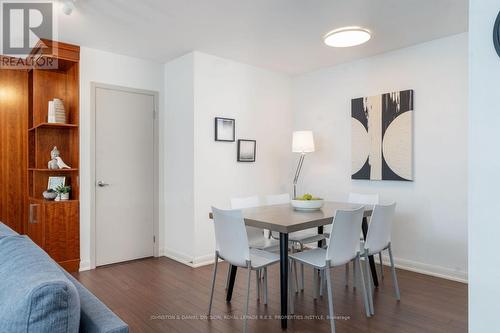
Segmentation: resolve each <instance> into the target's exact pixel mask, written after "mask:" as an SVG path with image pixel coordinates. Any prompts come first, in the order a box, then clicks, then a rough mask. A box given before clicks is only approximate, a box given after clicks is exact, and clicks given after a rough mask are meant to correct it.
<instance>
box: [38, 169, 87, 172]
mask: <svg viewBox="0 0 500 333" xmlns="http://www.w3.org/2000/svg"><path fill="white" fill-rule="evenodd" d="M28 170H29V171H36V172H75V171H78V169H74V168H72V169H37V168H28Z"/></svg>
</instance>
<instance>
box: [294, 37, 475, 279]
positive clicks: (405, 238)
mask: <svg viewBox="0 0 500 333" xmlns="http://www.w3.org/2000/svg"><path fill="white" fill-rule="evenodd" d="M467 44H468V43H467V35H466V34H461V35H456V36H452V37H449V38H444V39H439V40H435V41H431V42H428V43H425V44H421V45H417V46H414V47H410V48H406V49H402V50H398V51H394V52H390V53H386V54H382V55H379V56H376V57H372V58H367V59H363V60H359V61H355V62H351V63H347V64H344V65H340V66H336V67H333V68H328V69H324V70H319V71H316V72H313V73H310V74H306V75H302V76H299V77H296V78H295V80H294V86H293V94H292V95H293V97H294V99H293V106H294V129H296V130H299V129H311V130H313V131H314V134H315V139H316V141H317V152H315V153H313V154H310V155H308V156H307V158H306V162H305V164H304V173H303V175H302V177H301V179H302V184H301V186H299V188H300V190H299V192H300V193H304V192H311V193H313V194H315V195H318V196H324V197H325V198H328V199H333V200H346V199H347V193H349V192H350V191H354V192H362V193H363V192H366V193H370V192H377V193H380V195H381V197H382V199H384V200H395V201H397V204H398V205H397V217H396V221H395V224H394V227H393V245H394V254H395V256H396V258H397V260H396V262H397V264H399V265H400V266H402V267H406V268H410V269H413V270H417V271H423V272H427V273H431V274H434V275H441V276H447V277H450V278H454V279H458V280H465V279H467V80H468V77H467V59H468V57H467ZM405 89H414V91H415V118H414V172H415V173H414V177H415V181H414V182H394V181H352V180H351V145H350V140H351V136H350V131H351V117H350V110H351V99H352V98H357V97H364V96H372V95H377V94H380V93H385V92H391V91H398V90H405Z"/></svg>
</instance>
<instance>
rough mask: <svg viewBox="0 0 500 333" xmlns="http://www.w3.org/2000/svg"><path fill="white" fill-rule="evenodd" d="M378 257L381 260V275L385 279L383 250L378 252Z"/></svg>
mask: <svg viewBox="0 0 500 333" xmlns="http://www.w3.org/2000/svg"><path fill="white" fill-rule="evenodd" d="M378 259H379V260H380V277H381V278H382V280H383V279H384V262H383V261H382V251H380V252H379V253H378Z"/></svg>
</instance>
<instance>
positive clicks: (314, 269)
mask: <svg viewBox="0 0 500 333" xmlns="http://www.w3.org/2000/svg"><path fill="white" fill-rule="evenodd" d="M318 288H319V287H318V272H317V271H316V268H313V289H314V293H313V295H314V296H313V297H314V299H317V298H318Z"/></svg>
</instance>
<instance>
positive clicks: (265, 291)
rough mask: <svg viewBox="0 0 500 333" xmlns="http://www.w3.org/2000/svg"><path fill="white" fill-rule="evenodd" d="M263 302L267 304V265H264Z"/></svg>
mask: <svg viewBox="0 0 500 333" xmlns="http://www.w3.org/2000/svg"><path fill="white" fill-rule="evenodd" d="M264 304H265V305H267V267H264Z"/></svg>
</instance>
